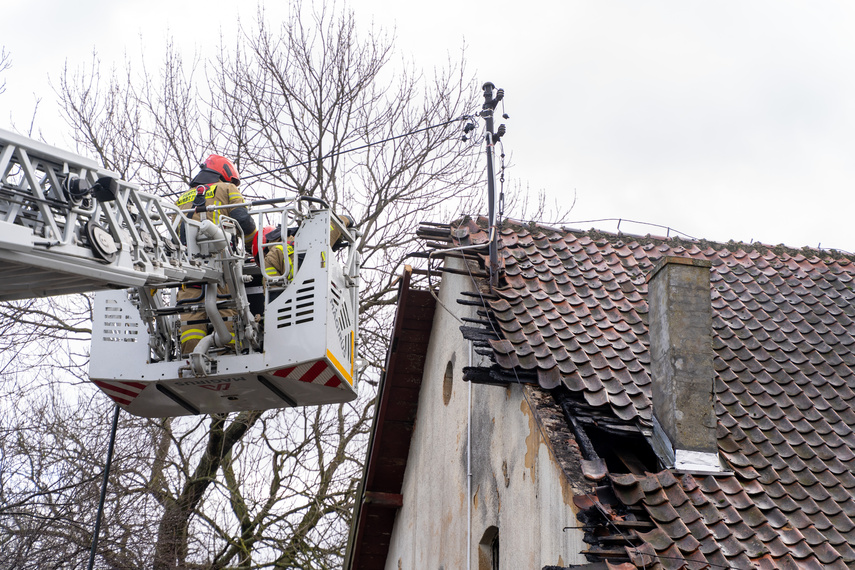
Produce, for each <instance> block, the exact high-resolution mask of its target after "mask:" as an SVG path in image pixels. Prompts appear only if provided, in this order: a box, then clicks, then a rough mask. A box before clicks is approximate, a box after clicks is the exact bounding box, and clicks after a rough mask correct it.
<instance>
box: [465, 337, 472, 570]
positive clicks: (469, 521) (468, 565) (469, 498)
mask: <svg viewBox="0 0 855 570" xmlns="http://www.w3.org/2000/svg"><path fill="white" fill-rule="evenodd" d="M469 367H470V368H471V367H472V341H471V340H470V341H469ZM467 414H468V420H467V421H466V524H467V529H466V570H471V568H472V382H469V403H468V411H467Z"/></svg>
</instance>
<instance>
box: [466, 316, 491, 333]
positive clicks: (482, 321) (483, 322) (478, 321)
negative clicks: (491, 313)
mask: <svg viewBox="0 0 855 570" xmlns="http://www.w3.org/2000/svg"><path fill="white" fill-rule="evenodd" d="M461 320H462V321H463V322H464V323H473V324H476V325H483V326H484V328H486V329H490V330H491V331H492V330H493V329H494V328H497V329H498V326H497V324H496V321H494V320H491V319H470V318H467V317H463V318H462V319H461Z"/></svg>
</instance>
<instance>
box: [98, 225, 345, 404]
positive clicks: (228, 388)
mask: <svg viewBox="0 0 855 570" xmlns="http://www.w3.org/2000/svg"><path fill="white" fill-rule="evenodd" d="M280 210H281V209H280ZM282 217H283V226H282V228H281V231H282V236H283V240H284V239H285V238H284V236H286V234H287V227H285V224H286V223H287V222H286V221H285V220H286V216H284V215H283V216H282ZM259 219H260V218H259ZM331 224H336V225H338V226H339V228H341V226H340V224H339V222H338V220H337V219H335V220H334V219H332V216H331V214H330V210H329V209H324V210H314V211H312V212H311V213H310V215H309V216H307V217H305V218H303V219H301V220H300V225H299V229H298V231H297V233H296V236H295V239H294V247H295V255H294V261H295V262H296V261H297V260H298V259H299V260H300V261H299V262H298V263H297V266H296V268H295V271H294V274H293V280H292V281H290V282H287V280H285V279H284V278H282V279H281V281H282V283H283V285H284V288H281V289H280V291H281V292H280V293H279V294H278V296H276V297H275V298H273V297H274V295H273V294H272V293H275V291H276V290H275V286H274V285H271V286H270V287H268V286H267V285H265V286H264V287H263V288H264V292H263V293H262V294H263V295H264V297H265V298H264V319H263V321H262V324H263V327H262V329H261V330H262V331H263V336H262V337H261V344H260V348H258V349H256V348H251V347H250V348H243V349H242V351H243V352H246V353H245V354H244V353H240V354H228V353H227V352H225V351H220V352H214V353H211V354H210V355H208V356H207V357H206V367H205V370H204V372H201V373H200V371H199V368H198V366H195V367H194V366H191V359H189V358H181V359H178V358H175V359H172V360H170V359H168V358H166V359H161V360H158V358H157V356H155V355H156V353H157V352H156V351H153V350H152V346H155V345H156V344H157V342H159V340H158V339H153V338H152V336H151V335H152V333H153V332H154V333H155V334H158V333H157V332H156V331H157V327H156V326H153V323H154V319H148V322H146V320H145V319H144V318H143V316H142V315H143V314H144V311H143V312H141V310H140V300H139V299H140V294H141V293H140V291H139V290H137V291H136V292H135V290H133V289H132V290H122V291H106V292H99V293H97V294H96V295H95V300H96V303H95V313H94V320H93V327H92V353H91V360H90V369H89V375H90V378H91V380H92V382H94V383H95V384H96V385H97V386H98V387H99V388H100V389H101V390H103V391H104V392H105V393H106V394H107V395H108V396H110V398H112V399H113V400H114V401H115V402H116V403H117V404H119V405H120V406H121V407H122V408H123V409H125V410H126V411H128V412H130V413H132V414H134V415H138V416H144V417H164V416H180V415H188V414H216V413H227V412H235V411H242V410H265V409H270V408H282V407H290V406H310V405H320V404H333V403H340V402H348V401H350V400H353V399H354V398H356V395H357V392H356V385H355V370H354V362H355V359H356V336H357V318H358V314H357V302H358V298H357V292H358V286H359V284H358V272H359V267H358V255H357V254H356V252H355V251H354V250H355V246H354V245H353V244H352V242H353V237H352V236H350V235H349V234H348V232H347V231H346V230H343V232H342V233H343V235H344V236H346V237H347V241H349V242H351V246H350V249H349V250H348V256H347V259H346V261H345V262H344V263H342V262H341V261H340V260H339V259H338V258H337V255H336V253H335V252H333V251H332V248H331V244H330V227H331ZM260 229H261V228H260V227H259V230H260ZM341 229H343V228H341ZM286 260H287V256H286ZM286 273H287V268H286ZM274 281H275V280H274ZM260 288H261V287H256V289H260ZM147 293H148V292H147V291H145V290H143V291H142V294H143V295H145V294H147ZM271 299H272V300H271ZM166 318H168V319H171V325H170V331H171V334H172V336H173V339H174V337H175V331H177V328H178V315H177V314H172V315H170V316H169V317H166ZM176 342H177V341H176Z"/></svg>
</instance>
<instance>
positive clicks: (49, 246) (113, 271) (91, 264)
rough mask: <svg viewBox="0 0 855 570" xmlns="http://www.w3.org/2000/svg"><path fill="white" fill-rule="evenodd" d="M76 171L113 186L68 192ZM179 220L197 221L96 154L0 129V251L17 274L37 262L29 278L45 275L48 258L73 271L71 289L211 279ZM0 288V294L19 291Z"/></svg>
mask: <svg viewBox="0 0 855 570" xmlns="http://www.w3.org/2000/svg"><path fill="white" fill-rule="evenodd" d="M74 178H76V179H78V180H81V181H84V182H85V183H89V184H90V185H97V181H98V180H99V179H107V180H110V181H111V182H110V183H111V192H107V193H106V195H101V196H98V195H89V196H86V197H82V198H78V199H73V198H72V197H71V196H70V195H69V194H68V192H67V190H68V186H67V185H68V182H69V180H72V179H74ZM112 181H115V182H112ZM181 223H188V224H190V225H194V224H195V222H193V221H192V220H187V219H186V218H185V217H184V216H183V214H182V213H181V211H180V210H179V209H178V208H177V207H175V206H174V205H173V204H171V203H169V202H166V201H164V200H162V199H160V198H158V197H157V196H154V195H152V194H148V193H145V192H142V191H140V190H139V189H138V188H137V187H136V186H134V185H132V184H129V183H127V182H123V181H121V180H119V179H118V176H117V175H116V174H115V173H113V172H110V171H107V170H105V169H102V168H100V167H99V166H98V165H97V163H95V162H94V161H92V160H90V159H87V158H85V157H82V156H78V155H75V154H72V153H69V152H67V151H63V150H61V149H57V148H54V147H50V146H48V145H45V144H43V143H40V142H38V141H34V140H31V139H28V138H26V137H23V136H21V135H17V134H15V133H10V132H8V131H4V130H2V129H0V250H2V251H0V257H2V258H3V259H5V260H6V261H7V262H9V261H11V262H12V264H11V265H12V267H10V268H9V271H15V275H16V278H17V279H19V280H20V279H23V278H22V277H21V275H23V274H25V273H27V272H26V271H25V269H26V267H27V266H35V267H38V268H39V270H40V271H41V273H42V275H39V273H38V272H35V273H34V275H33V279H34V281H42V282H46V280H44V279H42V277H44V274H45V273H49V271H46V270H45V267H46V266H48V265H50V264H51V263H54V264H55V265H56V273H57V274H59V275H62V274H67V273H74V274H76V276H77V278H78V279H79V282H80V284H79V286H77V287H72V288H71V289H72V290H73V291H80V290H95V289H99V288H104V287H107V286H139V285H141V284H143V283H144V284H156V283H161V282H168V281H184V280H200V279H215V278H217V277H218V276H219V271H218V270H217V269H216V268H215V267H214V266H213V265H212V264H210V263H209V264H206V263H204V262H199V261H198V260H194V259H191V257H190V254H189V252H188V250H187V248H186V247H184V246H182V244H181V243H180V240H179V238H178V226H179V225H180V224H181ZM93 227H94V228H96V229H95V230H93V229H92V228H93ZM91 231H95V232H97V238H100V242H102V245H103V246H106V249H107V250H109V251H107V252H106V254H105V252H104V251H103V249H104V248H103V247H102V248H99V247H98V246H99V243H93V242H99V239H97V238H96V239H93V236H92V234H91V233H90V232H91ZM75 264H78V265H79V267H75ZM0 277H2V271H0ZM2 289H3V288H2V285H0V298H2V299H11V298H23V297H24V295H23V293H22V292H21V291H20V290H16V291H14V292H9V293H8V294H6V295H4V292H3V290H2ZM18 289H20V284H19V287H18ZM43 291H44V293H45V294H56V293H63V292H70V291H68V290H66V289H63V288H61V287H53V288H52V287H50V286H46V287H45V289H44V290H43Z"/></svg>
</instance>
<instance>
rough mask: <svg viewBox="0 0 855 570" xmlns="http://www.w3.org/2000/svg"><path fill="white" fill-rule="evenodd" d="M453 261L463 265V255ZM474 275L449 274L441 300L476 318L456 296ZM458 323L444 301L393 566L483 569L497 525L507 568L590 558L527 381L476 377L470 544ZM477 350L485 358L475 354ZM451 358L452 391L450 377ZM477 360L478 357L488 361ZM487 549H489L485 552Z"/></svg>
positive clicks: (463, 351)
mask: <svg viewBox="0 0 855 570" xmlns="http://www.w3.org/2000/svg"><path fill="white" fill-rule="evenodd" d="M449 263H450V264H451V265H452V266H454V267H457V268H459V269H464V267H463V265H462V264H461V263H460V262H458V261H456V260H451V261H450V262H449ZM463 288H465V289H466V290H468V291H474V288H472V286H471V283H470V281H469V279H468V278H466V277H461V276H456V275H451V274H446V275H445V276H444V278H443V281H442V287H441V293H440V299H441V301H442V302H443V304H445V306H446V307H448V308H449V309H451V310H454V311H455V312H456V313H457V314H458V316H459V317H464V316H466V317H471V318H478V317H477V316H476V314H475V308H474V307H469V306H463V305H459V304H457V299H459V298H461V296H462V295H461V294H460V293H461V291H462V290H463ZM459 327H460V323H458V322H457V321H456V320H455V319H454V318H452V317H451V316H450V315H449V314H448V312H447V311H446V310H445V309H443V308H442V307H437V311H436V317H435V319H434V325H433V331H432V334H431V341H430V345H429V347H428V358H427V364H426V366H425V371H424V377H423V380H422V387H421V393H420V396H419V408H418V417H417V421H416V426H415V430H414V433H413V440H412V444H411V447H410V455H409V458H408V461H407V471H406V475H405V478H404V485H403V497H404V501H403V507H402V508H401V509H400V510H399V511H398V514H397V518H396V522H395V527H394V530H393V533H392V539H391V545H390V549H389V556H388V558H387V560H386V568H387V569H389V570H396V569H398V568H401V569H408V568H413V569H415V568H419V569H420V568H432V569H440V568H441V569H443V570H451V569H465V568H467V556H471V566H470V567H471V568H473V569H477V568H479V546H478V542H479V540H480V539H481V538H482V536H483V535H484V532H485V530H486V529H488V528H489V527H491V526H495V527H498V530H499V541H500V568H542V567H543V566H544V565H568V564H574V563H575V564H578V563H584V557H582V556H581V555H580V554H578V553H579V552H580V551H581V550H583V549H584V548H585V545H584V544H583V542H582V532H581V531H580V530H577V529H575V528H571V529H568V530H566V531H565V530H564V528H565V527H577V526H579V522H578V521H577V520H576V516H575V510H574V507H573V506H572V492H571V491H570V486H569V484H568V483H567V482H566V481H565V479H564V476H563V474H562V472H561V470H560V468H559V467H558V465H557V463H556V462H555V461H554V459H553V457H552V455H551V454H550V452H549V449H548V447H547V445H546V444H545V443H544V440H543V438H541V437H540V429H539V426H538V425H537V423H536V421H535V419H534V416H533V414H532V413H531V412H530V410H529V408H528V404H527V402H526V400H525V399H524V397H523V388H522V387H520V386H512V387H510V388H507V389H506V388H502V387H498V386H484V385H473V386H472V409H473V413H472V442H473V446H472V500H471V507H472V539H471V545H470V546H469V547H467V476H466V473H467V409H468V405H469V384H468V383H466V382H463V380H462V369H463V367H464V366H469V365H470V364H469V353H468V350H469V348H468V342H466V341H464V340H463V337H462V334H461V333H460V330H459ZM476 358H480V357H477V355H476ZM449 361H452V362H453V380H452V392H451V397H450V400H449V402H448V404H447V405H446V404H445V403H444V401H443V378H444V376H445V372H446V367H447V364H448V362H449ZM483 364H487V363H485V362H479V361H476V362H474V363H473V365H483ZM482 557H483V555H482Z"/></svg>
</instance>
